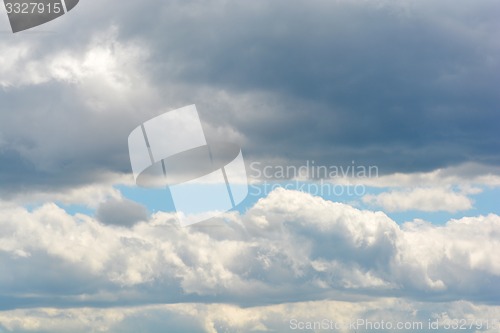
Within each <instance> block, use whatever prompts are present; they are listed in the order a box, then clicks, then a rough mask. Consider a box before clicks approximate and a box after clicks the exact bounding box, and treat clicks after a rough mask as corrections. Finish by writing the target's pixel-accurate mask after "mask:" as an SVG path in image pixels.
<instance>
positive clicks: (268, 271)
mask: <svg viewBox="0 0 500 333" xmlns="http://www.w3.org/2000/svg"><path fill="white" fill-rule="evenodd" d="M114 213H115V211H114V210H113V214H114ZM113 214H111V215H112V217H113V218H117V216H116V215H113ZM127 218H128V217H127ZM113 222H115V223H119V221H117V220H115V221H113ZM123 223H124V222H123ZM123 223H122V224H123ZM499 225H500V217H499V216H497V215H488V216H478V217H471V218H462V219H459V220H452V221H450V222H448V223H447V224H446V225H445V226H432V225H430V224H427V223H425V222H422V221H414V222H411V223H407V224H405V225H404V226H402V227H400V226H398V225H397V224H396V223H395V222H394V221H392V220H391V219H390V218H389V217H387V216H386V215H385V214H383V213H381V212H371V211H362V210H358V209H356V208H353V207H351V206H349V205H345V204H340V203H334V202H330V201H325V200H323V199H321V198H318V197H313V196H311V195H309V194H305V193H301V192H295V191H287V190H283V189H277V190H275V191H274V192H272V193H271V194H270V195H269V196H268V197H266V198H263V199H261V200H259V202H257V203H256V204H255V206H254V207H252V208H251V209H249V210H248V211H247V212H246V213H245V214H244V215H239V214H238V213H234V212H233V213H228V214H226V215H225V216H224V218H223V219H216V220H213V221H211V222H209V223H206V224H201V225H199V226H198V225H196V226H193V227H190V228H180V227H179V226H178V224H177V221H176V219H175V216H174V215H173V214H167V213H156V214H154V215H153V216H152V217H151V218H150V220H149V221H147V222H146V221H144V222H139V223H136V224H134V225H133V226H131V227H130V228H118V227H116V226H114V225H105V224H102V223H100V222H98V221H97V220H96V219H94V218H93V217H91V216H86V215H82V214H77V215H75V216H71V215H68V214H67V213H66V212H65V211H64V210H62V209H61V208H59V207H57V206H56V205H54V204H46V205H44V206H42V207H40V208H38V209H36V210H34V211H33V212H29V211H27V210H26V209H24V208H20V207H15V206H12V205H10V206H9V205H8V206H6V207H4V208H3V209H2V211H1V213H0V235H1V236H0V262H1V263H2V265H3V266H4V267H9V270H5V271H2V272H1V273H0V285H1V286H2V287H1V288H0V294H2V295H4V296H5V297H7V296H8V297H7V298H5V302H2V303H1V304H0V306H1V307H3V308H4V309H14V308H16V307H19V306H21V305H22V306H27V305H28V306H30V307H34V306H36V307H40V306H41V307H47V306H49V307H51V306H57V307H59V306H94V307H102V306H115V305H120V304H124V303H128V304H137V305H139V304H156V303H172V302H175V303H178V302H180V303H185V302H187V303H189V302H203V303H205V302H231V303H235V304H240V305H247V306H248V305H266V304H269V303H281V302H295V301H315V300H321V299H325V298H332V297H333V298H336V299H345V300H353V299H357V298H359V297H361V298H363V297H373V296H375V295H377V296H387V297H392V296H397V297H402V298H407V297H410V298H415V299H421V300H423V301H434V300H442V301H445V300H446V301H451V300H458V299H468V300H474V301H477V302H490V303H496V302H498V298H499V295H498V293H496V292H494V290H496V289H495V286H496V284H497V283H498V282H500V266H499V265H498V264H497V261H496V260H495V256H494V253H497V252H498V250H499V248H498V247H499V243H498V242H497V238H498V232H497V231H496V230H497V229H499ZM47 267H48V268H50V269H46V268H47ZM44 268H45V269H44ZM33 270H37V271H38V273H37V275H36V277H35V276H33V274H32V271H33Z"/></svg>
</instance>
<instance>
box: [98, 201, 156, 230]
mask: <svg viewBox="0 0 500 333" xmlns="http://www.w3.org/2000/svg"><path fill="white" fill-rule="evenodd" d="M148 215H149V214H148V210H147V209H146V207H144V206H142V205H140V204H138V203H136V202H134V201H131V200H127V199H121V200H109V201H106V202H104V203H102V204H101V205H100V206H99V207H98V208H97V211H96V218H97V219H98V220H99V221H100V222H102V223H104V224H113V225H121V226H125V227H130V226H132V225H134V224H136V223H137V222H140V221H146V220H147V219H148Z"/></svg>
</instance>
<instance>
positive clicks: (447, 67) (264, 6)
mask: <svg viewBox="0 0 500 333" xmlns="http://www.w3.org/2000/svg"><path fill="white" fill-rule="evenodd" d="M449 6H451V4H448V3H447V2H446V4H444V3H435V2H429V1H423V2H418V3H417V2H412V1H410V2H406V3H405V4H404V5H402V4H399V3H394V2H386V1H377V2H347V1H338V2H324V1H313V2H310V1H307V2H306V1H303V2H296V3H294V4H293V5H290V4H289V3H288V2H285V1H276V2H273V3H264V2H252V3H251V4H250V3H246V4H243V5H241V4H240V5H235V4H229V3H227V2H225V1H218V0H214V1H210V2H207V3H200V2H197V1H184V2H182V3H179V2H175V1H171V2H164V1H156V0H155V1H148V2H146V3H141V4H139V3H134V2H131V1H122V2H120V6H119V9H118V8H117V7H116V5H115V4H112V3H110V4H101V3H95V4H94V3H88V4H81V5H79V6H78V8H77V9H75V10H74V11H72V13H71V14H70V15H65V16H64V17H62V18H61V19H59V20H55V21H54V22H52V23H51V24H50V29H51V31H54V32H57V33H51V34H34V35H33V34H23V35H20V36H21V37H20V38H16V39H13V38H12V36H10V35H8V34H5V35H3V36H2V38H1V40H0V46H2V49H5V52H3V53H2V55H1V56H0V74H1V75H0V76H1V77H2V79H1V85H2V87H3V88H2V90H1V91H0V98H2V112H0V132H1V137H2V143H1V147H2V148H1V150H0V161H1V163H0V165H1V166H2V170H0V183H1V184H2V190H4V191H5V192H6V193H13V192H14V191H21V190H22V188H24V189H26V188H27V187H29V189H30V190H31V189H39V188H48V187H51V188H52V189H57V188H62V187H68V186H73V185H81V184H88V183H94V182H98V181H100V180H102V178H100V177H101V175H102V174H103V172H104V173H106V172H110V173H116V172H120V173H122V172H129V171H130V167H129V161H128V156H127V149H126V137H127V136H128V134H129V132H130V131H131V129H133V128H135V127H136V126H137V125H138V124H140V123H142V122H143V121H144V120H146V119H150V118H151V117H153V116H154V115H158V114H160V113H162V112H164V111H167V110H170V109H174V108H177V107H181V106H184V105H189V104H192V103H196V104H198V108H199V110H200V112H201V116H202V119H203V120H204V121H205V123H206V124H207V127H208V128H210V132H214V133H221V134H222V135H224V134H229V135H232V136H233V137H235V138H238V140H239V141H241V142H243V143H244V144H245V145H244V146H243V149H244V152H246V154H247V156H248V158H249V160H274V159H276V160H281V161H284V162H285V163H287V164H294V163H301V162H302V163H303V162H304V160H316V161H317V162H318V163H321V164H332V163H334V164H337V165H342V164H343V165H349V164H350V163H351V161H352V160H355V161H356V162H357V163H358V164H371V165H378V166H379V170H380V172H381V174H389V173H393V172H402V173H408V172H420V171H430V170H435V169H437V168H445V167H447V166H453V165H458V164H460V163H466V162H471V161H475V162H477V163H479V164H482V165H493V166H498V165H499V163H500V162H499V160H498V154H497V149H496V148H497V146H498V141H499V136H498V131H497V128H496V127H495V124H497V123H498V120H499V119H498V113H497V112H496V109H497V105H498V104H499V100H498V94H497V93H496V91H495V89H494V87H496V84H495V83H496V82H497V81H498V80H497V76H496V73H498V70H497V68H498V63H497V62H495V61H494V59H496V57H495V55H496V54H497V53H498V45H497V43H496V38H495V36H496V35H497V34H496V33H495V32H497V31H498V28H499V26H498V20H496V17H494V16H493V15H492V14H491V13H494V12H496V11H497V9H498V8H497V7H498V3H497V2H495V1H485V2H481V4H475V5H474V6H472V7H471V5H470V4H469V3H468V2H467V1H459V2H456V1H455V2H453V5H452V7H453V10H449V8H448V7H449ZM431 9H432V10H431ZM437 12H439V13H442V14H441V15H436V14H435V13H437ZM90 18H91V19H90ZM256 21H258V22H260V24H259V25H258V26H256V25H255V22H256ZM46 27H49V26H46ZM37 29H41V28H37ZM52 29H53V30H52ZM66 31H71V34H69V33H68V34H66V33H64V32H66ZM471 82H476V83H477V82H479V83H477V84H474V85H472V84H471ZM47 96H50V98H47ZM471 110H474V112H471ZM31 125H33V126H31ZM291 133H293V135H291ZM2 195H3V196H5V195H7V194H5V193H3V194H2Z"/></svg>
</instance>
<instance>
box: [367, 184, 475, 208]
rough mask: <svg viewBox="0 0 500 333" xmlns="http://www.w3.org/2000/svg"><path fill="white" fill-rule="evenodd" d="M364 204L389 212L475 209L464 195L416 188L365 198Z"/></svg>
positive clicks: (436, 189) (451, 191) (370, 195)
mask: <svg viewBox="0 0 500 333" xmlns="http://www.w3.org/2000/svg"><path fill="white" fill-rule="evenodd" d="M362 200H363V202H364V203H366V204H369V205H372V206H375V207H382V208H383V209H384V210H386V211H389V212H401V211H409V210H416V211H423V212H437V211H446V212H452V213H454V212H457V211H465V210H469V209H471V208H472V207H473V202H472V200H471V199H470V198H469V197H467V195H465V194H463V193H457V192H455V191H453V190H452V189H445V188H415V189H411V190H406V191H389V192H384V193H381V194H377V195H373V194H368V195H365V196H363V199H362Z"/></svg>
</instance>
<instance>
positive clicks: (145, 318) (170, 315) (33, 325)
mask: <svg viewBox="0 0 500 333" xmlns="http://www.w3.org/2000/svg"><path fill="white" fill-rule="evenodd" d="M499 313H500V309H499V307H498V306H488V305H475V304H472V303H470V302H463V301H458V302H445V303H422V302H417V301H410V300H399V299H394V298H380V299H377V300H368V301H358V302H343V301H315V302H301V303H285V304H280V305H269V306H261V307H245V308H242V307H238V306H236V305H229V304H200V303H191V304H170V305H151V306H141V307H120V308H108V309H93V308H69V309H54V308H36V309H26V310H14V311H4V312H0V327H1V328H2V329H3V330H4V331H5V332H53V333H59V332H68V331H71V332H75V333H80V332H89V331H103V332H111V333H114V332H120V333H127V332H136V331H137V330H141V329H142V330H146V331H147V332H158V333H159V332H164V331H165V330H168V331H169V332H176V333H177V332H179V333H180V332H187V331H189V332H208V333H216V332H228V331H229V332H267V331H278V332H296V331H298V328H299V326H303V327H305V326H306V325H310V326H311V327H313V325H318V326H316V327H319V328H320V329H323V330H325V331H326V330H333V331H335V332H350V331H352V330H353V329H356V330H357V331H361V332H363V331H370V329H369V328H368V327H369V326H368V325H377V324H378V325H381V324H382V320H383V322H384V325H393V327H394V328H395V327H396V326H397V325H407V326H406V327H410V328H414V330H418V331H421V332H447V331H449V329H446V328H445V326H444V325H446V324H448V325H451V324H453V323H454V321H456V322H459V323H462V321H465V323H466V326H467V327H469V325H472V327H473V328H478V329H479V330H481V331H484V332H495V329H496V325H497V322H496V321H495V320H493V319H486V318H498V315H499ZM480 318H484V319H480ZM360 321H361V322H360ZM363 321H364V324H363ZM429 322H432V323H438V324H439V325H438V326H437V327H436V328H432V329H429V326H428V325H429ZM370 323H371V324H370ZM335 325H337V327H339V328H340V330H334V329H332V328H335ZM476 325H477V326H476ZM487 326H488V327H489V329H487ZM403 327H404V326H403ZM420 327H422V328H421V329H419V328H420ZM310 330H311V329H309V330H307V329H306V330H300V331H310ZM406 330H410V329H406Z"/></svg>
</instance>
